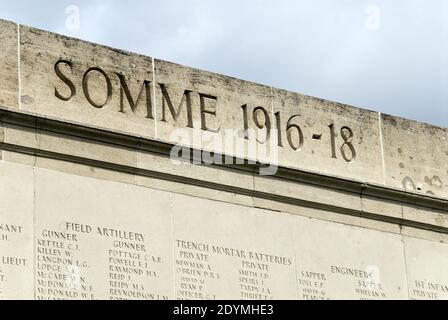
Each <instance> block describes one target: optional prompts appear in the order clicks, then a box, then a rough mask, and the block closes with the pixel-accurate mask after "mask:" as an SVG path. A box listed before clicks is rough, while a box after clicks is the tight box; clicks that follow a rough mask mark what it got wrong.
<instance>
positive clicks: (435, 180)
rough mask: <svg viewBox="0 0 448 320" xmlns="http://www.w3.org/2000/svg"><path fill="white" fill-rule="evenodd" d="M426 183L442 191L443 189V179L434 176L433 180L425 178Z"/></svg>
mask: <svg viewBox="0 0 448 320" xmlns="http://www.w3.org/2000/svg"><path fill="white" fill-rule="evenodd" d="M425 182H426V183H427V184H429V185H430V186H431V187H436V188H439V189H441V188H442V187H443V182H442V179H440V177H438V176H434V177H432V178H429V177H425Z"/></svg>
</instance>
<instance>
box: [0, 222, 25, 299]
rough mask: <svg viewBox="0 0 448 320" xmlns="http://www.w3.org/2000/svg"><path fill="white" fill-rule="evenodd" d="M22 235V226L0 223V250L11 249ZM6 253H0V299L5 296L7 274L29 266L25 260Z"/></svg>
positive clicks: (23, 231) (21, 238) (20, 270)
mask: <svg viewBox="0 0 448 320" xmlns="http://www.w3.org/2000/svg"><path fill="white" fill-rule="evenodd" d="M24 233H25V230H24V227H23V226H22V225H13V224H6V223H0V248H3V247H5V248H10V247H12V246H13V245H14V243H17V242H20V241H21V240H23V237H24ZM2 251H3V250H2ZM7 251H10V250H5V251H3V252H4V253H2V252H0V299H1V298H3V297H4V296H5V295H6V294H7V292H6V288H5V287H6V284H7V282H8V273H9V272H11V269H14V270H17V272H19V273H20V272H23V269H24V268H26V267H27V266H28V265H29V261H28V259H27V258H24V257H22V256H20V255H18V254H14V255H9V254H6V252H7Z"/></svg>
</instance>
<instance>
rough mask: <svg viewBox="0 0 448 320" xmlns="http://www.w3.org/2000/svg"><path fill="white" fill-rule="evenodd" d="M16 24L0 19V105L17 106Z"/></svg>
mask: <svg viewBox="0 0 448 320" xmlns="http://www.w3.org/2000/svg"><path fill="white" fill-rule="evenodd" d="M17 41H18V33H17V24H15V23H12V22H9V21H4V20H0V43H1V44H2V50H0V106H4V107H10V108H17V107H18V101H19V100H18V96H19V81H18V75H19V71H18V53H17V50H18V49H17V48H18V46H17Z"/></svg>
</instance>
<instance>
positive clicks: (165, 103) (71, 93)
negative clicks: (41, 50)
mask: <svg viewBox="0 0 448 320" xmlns="http://www.w3.org/2000/svg"><path fill="white" fill-rule="evenodd" d="M77 67H79V66H76V65H74V63H73V62H72V61H69V60H65V59H61V60H58V61H57V62H56V64H55V66H54V71H55V73H56V75H57V77H58V78H59V79H60V80H62V82H63V83H65V85H66V86H67V87H68V88H67V89H68V90H64V92H67V93H63V92H62V90H60V89H58V88H57V87H55V88H54V94H55V96H56V97H57V98H58V99H60V100H62V101H70V100H71V99H72V98H74V97H75V96H76V95H77V94H79V91H80V89H81V90H82V94H83V95H84V97H85V99H86V100H87V101H88V103H89V104H90V105H91V106H92V107H94V108H98V109H101V108H103V107H106V106H107V105H109V104H110V103H111V101H112V98H113V96H114V95H115V94H119V95H120V105H119V111H120V112H122V113H126V112H127V111H129V109H130V111H132V112H133V113H134V114H135V115H137V116H138V115H141V114H144V117H145V118H149V119H152V120H154V110H153V105H152V104H153V101H152V99H151V96H152V94H153V92H152V90H153V89H152V87H153V86H152V81H149V80H146V79H145V80H143V84H142V86H141V88H140V92H139V93H138V95H137V94H135V93H134V94H133V93H132V92H131V90H130V89H129V85H128V83H127V80H126V77H125V76H124V75H123V74H122V73H119V72H112V73H107V72H106V71H104V70H103V69H102V68H100V67H90V68H88V69H87V70H86V71H85V72H84V75H83V76H82V79H81V80H82V81H81V83H82V88H77V87H76V85H75V82H76V81H74V79H73V74H74V69H75V68H77ZM93 76H96V77H98V76H99V77H100V78H102V79H103V80H102V81H103V83H104V88H105V91H104V97H103V98H101V99H100V98H98V97H97V96H96V97H94V94H93V92H91V85H90V83H91V81H92V80H91V79H92V77H93ZM113 77H116V78H115V80H118V82H119V85H120V89H119V92H115V91H114V87H113V85H112V84H113V81H112V80H114V79H113ZM156 85H157V86H158V87H159V88H160V91H161V93H162V117H161V119H160V121H162V122H168V120H167V119H168V113H169V114H170V116H171V118H172V120H174V122H175V123H177V121H178V120H179V117H180V115H181V113H182V112H186V113H187V125H186V126H187V127H188V128H194V123H193V107H192V98H191V95H192V94H193V93H196V94H197V95H198V96H199V109H200V117H201V128H200V129H201V130H204V131H211V132H219V130H220V128H210V127H209V126H208V125H207V117H216V106H217V103H218V97H215V96H213V95H210V94H206V93H202V92H194V91H192V90H184V92H183V95H182V99H180V101H174V100H173V99H172V93H170V92H169V90H168V88H167V86H166V85H165V84H163V83H157V84H156ZM125 100H126V101H127V103H126V102H125ZM176 102H177V103H176ZM142 105H143V106H144V107H143V108H145V110H143V112H141V110H139V109H140V108H142ZM184 106H185V108H186V110H185V111H183V109H184ZM213 106H214V107H213Z"/></svg>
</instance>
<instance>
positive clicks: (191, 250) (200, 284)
mask: <svg viewBox="0 0 448 320" xmlns="http://www.w3.org/2000/svg"><path fill="white" fill-rule="evenodd" d="M175 248H176V250H177V259H176V261H175V263H176V275H177V279H178V283H179V286H178V288H177V291H176V296H177V298H178V299H187V300H188V299H209V300H213V299H216V298H220V297H219V296H218V294H217V293H216V292H215V291H214V290H213V287H214V284H218V287H219V282H221V283H222V282H223V281H232V280H233V279H235V280H236V283H235V285H236V287H237V288H238V295H239V296H238V298H240V299H250V300H254V299H258V300H271V299H274V295H273V292H272V289H271V288H270V286H269V282H270V280H271V275H272V272H273V270H272V266H273V265H281V266H292V264H293V261H292V259H290V258H285V257H278V256H274V255H268V254H264V253H258V252H253V251H248V250H243V249H235V248H227V247H223V246H219V245H214V244H206V243H197V242H191V241H184V240H176V247H175ZM218 257H220V258H223V257H224V258H226V259H229V262H228V263H230V264H231V265H233V266H235V268H233V270H235V271H234V274H232V275H229V273H228V272H225V274H223V273H222V272H220V265H219V261H218V260H219V259H218Z"/></svg>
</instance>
